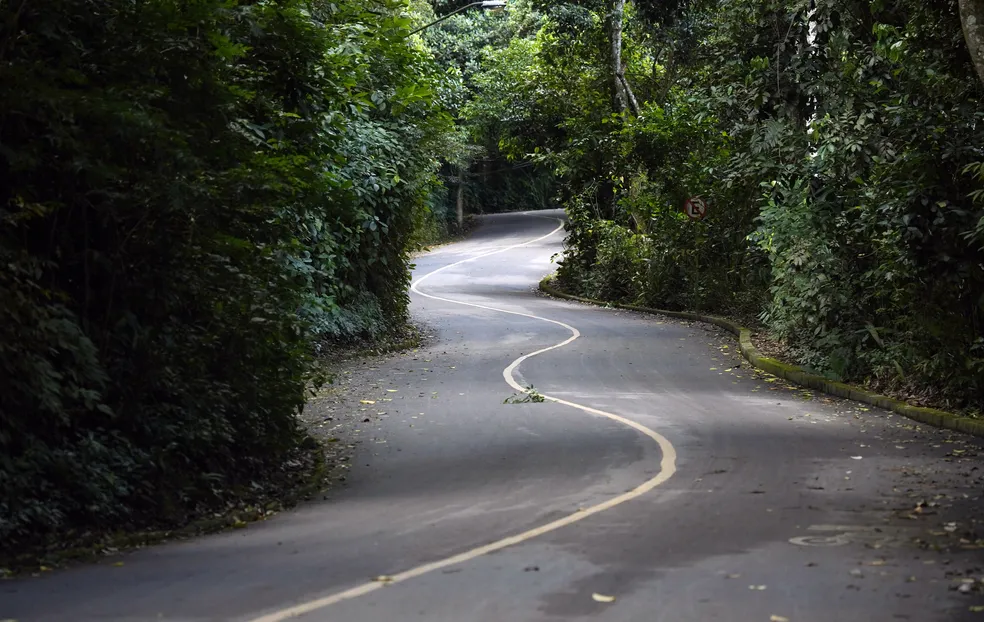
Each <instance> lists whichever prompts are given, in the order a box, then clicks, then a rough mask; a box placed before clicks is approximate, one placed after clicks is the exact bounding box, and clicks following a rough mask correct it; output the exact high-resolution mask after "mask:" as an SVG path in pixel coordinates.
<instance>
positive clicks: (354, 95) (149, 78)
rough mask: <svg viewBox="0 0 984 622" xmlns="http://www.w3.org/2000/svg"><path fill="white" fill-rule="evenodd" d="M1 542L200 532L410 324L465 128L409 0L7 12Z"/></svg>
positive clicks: (45, 5) (276, 464) (1, 201)
mask: <svg viewBox="0 0 984 622" xmlns="http://www.w3.org/2000/svg"><path fill="white" fill-rule="evenodd" d="M0 24H3V30H2V31H0V85H2V86H0V89H2V97H0V141H2V142H0V261H2V263H3V265H4V270H3V271H2V272H0V370H2V371H0V419H2V421H3V426H0V539H3V540H4V541H5V542H7V543H9V544H10V545H11V547H14V546H17V545H19V544H22V543H25V542H28V541H32V540H36V539H37V538H39V537H43V536H45V535H46V534H51V533H60V532H63V531H64V530H66V529H67V528H69V527H71V528H73V529H84V528H87V527H90V526H94V525H100V526H102V527H107V526H110V525H123V524H128V523H143V524H146V523H149V522H154V523H169V524H173V523H176V522H182V521H183V520H186V518H187V517H188V516H190V515H193V514H195V513H199V512H201V511H203V510H204V509H206V508H213V507H222V506H223V505H224V503H225V502H226V501H227V500H228V498H229V497H230V496H231V495H233V494H242V491H247V494H248V491H250V490H257V489H260V488H262V487H263V486H264V482H266V481H267V480H268V479H269V477H270V475H271V473H274V472H276V471H277V470H278V469H279V468H280V465H282V464H283V462H284V460H285V459H286V458H288V457H289V456H290V455H291V454H292V452H294V451H295V450H296V447H297V444H298V441H299V440H300V438H301V434H300V432H299V430H298V429H297V424H296V419H295V415H296V413H297V412H298V411H299V409H300V408H301V407H302V406H303V403H304V397H305V388H306V387H307V386H308V385H309V384H310V383H311V382H313V381H316V378H315V377H314V376H313V375H312V367H311V365H310V363H311V352H312V351H313V349H314V348H313V342H314V340H316V339H320V338H330V339H344V338H350V337H355V336H371V335H373V334H379V333H382V332H385V331H387V330H390V329H392V328H394V327H397V326H399V325H400V324H401V323H402V322H403V321H404V319H405V316H406V307H407V293H406V292H407V285H408V280H409V270H408V267H409V263H408V261H409V259H408V252H409V250H411V248H412V243H413V235H414V228H415V227H416V226H418V225H419V223H420V222H422V220H424V219H425V218H426V210H427V204H428V202H429V201H430V197H431V194H432V193H433V192H434V191H435V190H436V189H437V188H438V185H437V184H438V182H437V179H436V177H435V172H436V168H437V155H438V153H439V149H440V145H441V143H442V141H445V140H446V138H445V135H446V134H447V133H448V132H449V131H450V128H451V118H450V116H449V115H448V114H447V113H445V112H443V111H442V110H440V109H439V107H438V104H437V103H436V101H435V100H436V92H437V90H438V89H439V85H440V82H441V80H442V79H443V78H442V74H441V72H440V71H439V70H438V69H437V68H436V66H435V65H434V63H433V61H432V60H431V58H430V55H429V53H428V52H427V51H426V50H424V49H423V48H421V47H419V46H416V45H414V44H412V43H411V42H410V41H409V40H408V39H407V38H406V33H407V30H408V28H409V26H410V24H411V19H410V18H409V17H408V16H407V15H406V5H405V3H404V2H401V1H398V0H380V1H379V2H376V3H375V4H374V7H372V8H371V10H370V8H368V7H365V6H364V5H363V3H362V2H358V1H356V0H346V1H342V2H322V1H320V0H315V1H314V2H310V1H303V2H302V1H300V0H282V1H279V2H276V3H273V2H251V1H242V2H235V1H232V2H230V1H227V0H199V1H196V2H183V1H178V0H151V1H149V2H141V3H126V2H117V1H115V0H37V1H32V2H26V1H15V2H13V3H7V4H5V5H4V8H2V9H0Z"/></svg>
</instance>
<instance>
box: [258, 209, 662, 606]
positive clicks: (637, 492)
mask: <svg viewBox="0 0 984 622" xmlns="http://www.w3.org/2000/svg"><path fill="white" fill-rule="evenodd" d="M533 217H534V218H547V217H546V216H533ZM550 220H557V222H559V223H560V225H559V226H558V227H557V228H556V229H554V230H553V231H551V232H550V233H548V234H546V235H543V236H540V237H538V238H535V239H533V240H528V241H526V242H521V243H519V244H513V245H512V246H507V247H505V248H500V249H498V250H494V251H489V252H487V253H482V254H480V255H476V256H474V257H469V258H468V259H462V260H461V261H456V262H454V263H451V264H448V265H446V266H443V267H441V268H438V269H437V270H433V271H431V272H428V273H427V274H425V275H423V276H421V277H420V278H418V279H417V280H416V281H414V282H413V283H412V284H411V285H410V289H411V291H413V292H414V293H416V294H419V295H421V296H424V297H425V298H431V299H433V300H440V301H442V302H450V303H454V304H457V305H464V306H468V307H475V308H477V309H486V310H488V311H497V312H499V313H508V314H510V315H519V316H522V317H527V318H531V319H534V320H541V321H544V322H549V323H551V324H556V325H557V326H562V327H564V328H566V329H567V330H569V331H571V336H570V337H568V338H567V339H565V340H564V341H561V342H560V343H558V344H556V345H552V346H549V347H547V348H543V349H540V350H537V351H536V352H530V353H529V354H525V355H523V356H521V357H519V358H518V359H516V360H515V361H513V362H512V363H510V364H509V366H508V367H506V368H505V369H504V370H503V371H502V376H503V378H505V380H506V383H508V384H509V386H510V387H512V388H513V389H515V390H517V391H520V392H522V393H526V392H527V390H526V389H525V388H524V387H523V386H522V385H521V384H519V383H518V382H517V381H516V378H515V377H514V376H513V372H515V371H516V369H517V368H518V367H519V365H520V364H521V363H522V362H523V361H525V360H526V359H529V358H532V357H534V356H537V355H538V354H543V353H544V352H549V351H550V350H556V349H557V348H562V347H564V346H566V345H567V344H569V343H571V342H572V341H574V340H575V339H577V338H578V337H580V336H581V333H580V331H578V330H577V329H576V328H574V327H573V326H571V325H569V324H565V323H564V322H560V321H557V320H551V319H550V318H545V317H540V316H538V315H532V314H529V313H521V312H519V311H508V310H506V309H498V308H496V307H489V306H486V305H480V304H475V303H472V302H462V301H460V300H452V299H450V298H442V297H441V296H434V295H432V294H427V293H424V292H422V291H420V289H419V285H420V284H421V283H422V282H424V281H425V280H427V279H428V278H430V277H432V276H434V275H435V274H438V273H440V272H444V271H445V270H449V269H451V268H454V267H456V266H460V265H461V264H463V263H468V262H469V261H475V260H476V259H481V258H483V257H488V256H489V255H496V254H498V253H504V252H506V251H510V250H513V249H515V248H520V247H523V246H527V245H529V244H535V243H536V242H540V241H542V240H545V239H547V238H549V237H550V236H552V235H554V234H555V233H557V232H558V231H560V230H561V229H563V228H564V223H563V221H561V220H559V219H555V218H550ZM543 397H544V399H547V400H550V401H551V402H556V403H558V404H563V405H564V406H570V407H571V408H577V409H578V410H582V411H584V412H586V413H589V414H592V415H597V416H599V417H606V418H608V419H611V420H613V421H617V422H619V423H621V424H623V425H626V426H628V427H630V428H633V429H635V430H637V431H639V432H641V433H642V434H644V435H646V436H648V437H649V438H651V439H653V440H654V441H656V443H657V444H658V445H659V449H660V452H661V453H662V455H663V457H662V460H661V461H660V471H659V473H658V474H656V476H654V477H652V478H650V479H648V480H646V481H645V482H643V483H642V484H640V485H638V486H636V487H635V488H633V489H632V490H630V491H628V492H625V493H622V494H621V495H619V496H617V497H613V498H611V499H609V500H608V501H605V502H603V503H599V504H597V505H593V506H591V507H587V508H583V509H580V510H578V511H577V512H574V513H573V514H569V515H567V516H565V517H563V518H559V519H557V520H555V521H552V522H549V523H547V524H545V525H541V526H539V527H535V528H533V529H530V530H528V531H524V532H522V533H519V534H516V535H514V536H509V537H507V538H503V539H501V540H497V541H495V542H490V543H489V544H485V545H483V546H480V547H477V548H474V549H471V550H469V551H465V552H463V553H458V554H457V555H452V556H451V557H446V558H444V559H440V560H437V561H433V562H430V563H429V564H423V565H422V566H417V567H416V568H411V569H410V570H404V571H403V572H400V573H398V574H394V575H391V576H390V577H388V579H389V580H388V581H372V582H369V583H363V584H362V585H357V586H355V587H353V588H350V589H347V590H344V591H341V592H336V593H334V594H330V595H328V596H324V597H322V598H317V599H314V600H310V601H308V602H305V603H300V604H298V605H294V606H291V607H287V608H285V609H281V610H279V611H274V612H272V613H269V614H267V615H264V616H260V617H258V618H254V619H252V620H251V621H250V622H281V621H282V620H287V619H289V618H294V617H297V616H302V615H305V614H308V613H311V612H313V611H317V610H318V609H323V608H325V607H329V606H331V605H334V604H336V603H339V602H341V601H343V600H349V599H352V598H356V597H358V596H364V595H366V594H369V593H370V592H374V591H376V590H378V589H381V588H383V587H385V586H387V585H389V584H391V583H399V582H401V581H406V580H408V579H413V578H414V577H419V576H421V575H424V574H427V573H429V572H434V571H435V570H440V569H442V568H447V567H448V566H454V565H456V564H460V563H462V562H466V561H468V560H471V559H475V558H476V557H481V556H482V555H487V554H489V553H492V552H494V551H498V550H501V549H504V548H506V547H509V546H513V545H516V544H519V543H521V542H525V541H526V540H530V539H532V538H536V537H537V536H542V535H543V534H545V533H549V532H551V531H555V530H557V529H560V528H561V527H566V526H568V525H571V524H573V523H576V522H578V521H580V520H583V519H585V518H587V517H589V516H592V515H594V514H598V513H600V512H604V511H605V510H609V509H611V508H613V507H615V506H618V505H621V504H623V503H625V502H626V501H631V500H632V499H635V498H637V497H639V496H641V495H644V494H646V493H647V492H649V491H650V490H652V489H654V488H656V487H657V486H659V485H660V484H662V483H663V482H665V481H666V480H668V479H670V477H672V476H673V474H674V473H676V457H677V455H676V449H674V447H673V445H672V444H671V443H670V441H668V440H667V439H666V438H665V437H664V436H662V435H661V434H660V433H658V432H656V431H655V430H652V429H650V428H648V427H646V426H644V425H642V424H641V423H638V422H636V421H632V420H631V419H626V418H625V417H622V416H621V415H616V414H614V413H610V412H605V411H604V410H599V409H597V408H591V407H590V406H582V405H581V404H576V403H574V402H569V401H567V400H562V399H559V398H556V397H551V396H549V395H543Z"/></svg>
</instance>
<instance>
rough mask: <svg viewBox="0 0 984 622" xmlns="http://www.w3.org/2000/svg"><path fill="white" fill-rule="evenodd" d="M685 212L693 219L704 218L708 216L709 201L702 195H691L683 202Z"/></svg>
mask: <svg viewBox="0 0 984 622" xmlns="http://www.w3.org/2000/svg"><path fill="white" fill-rule="evenodd" d="M683 213H684V214H686V215H687V217H689V218H690V219H691V220H703V219H704V216H707V202H706V201H704V199H702V198H700V197H690V198H689V199H687V200H686V201H685V202H684V204H683Z"/></svg>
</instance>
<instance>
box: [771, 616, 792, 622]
mask: <svg viewBox="0 0 984 622" xmlns="http://www.w3.org/2000/svg"><path fill="white" fill-rule="evenodd" d="M769 622H789V618H787V617H784V616H776V615H772V616H769Z"/></svg>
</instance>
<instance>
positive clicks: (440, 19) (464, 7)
mask: <svg viewBox="0 0 984 622" xmlns="http://www.w3.org/2000/svg"><path fill="white" fill-rule="evenodd" d="M483 4H485V2H484V1H480V2H472V3H471V4H466V5H465V6H463V7H461V8H460V9H457V10H454V11H451V12H450V13H448V14H447V15H444V16H442V17H439V18H438V19H435V20H434V21H432V22H431V23H429V24H424V25H423V26H421V27H420V28H417V29H416V30H411V31H410V34H408V35H407V36H408V37H409V36H410V35H415V34H417V33H418V32H420V31H421V30H424V29H425V28H430V27H431V26H433V25H434V24H440V23H441V22H443V21H444V20H446V19H447V18H449V17H451V16H453V15H456V14H458V13H461V12H462V11H464V10H466V9H470V8H472V7H473V6H481V5H483Z"/></svg>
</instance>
